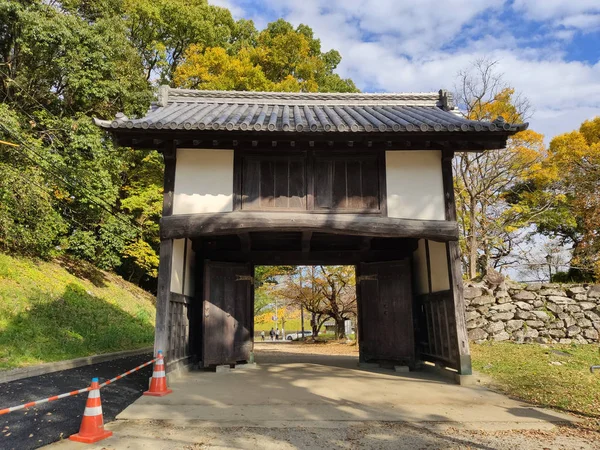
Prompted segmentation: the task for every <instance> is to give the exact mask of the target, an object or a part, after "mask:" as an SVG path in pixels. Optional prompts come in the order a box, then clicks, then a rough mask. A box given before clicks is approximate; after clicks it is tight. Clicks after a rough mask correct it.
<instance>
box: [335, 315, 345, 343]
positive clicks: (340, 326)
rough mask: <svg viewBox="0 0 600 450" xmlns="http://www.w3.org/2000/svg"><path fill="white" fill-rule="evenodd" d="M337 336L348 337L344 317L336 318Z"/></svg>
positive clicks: (340, 337)
mask: <svg viewBox="0 0 600 450" xmlns="http://www.w3.org/2000/svg"><path fill="white" fill-rule="evenodd" d="M335 337H336V339H344V338H345V337H346V321H345V320H344V319H342V318H339V319H338V318H336V319H335Z"/></svg>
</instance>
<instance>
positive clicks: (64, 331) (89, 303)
mask: <svg viewBox="0 0 600 450" xmlns="http://www.w3.org/2000/svg"><path fill="white" fill-rule="evenodd" d="M154 317H155V308H154V298H153V296H152V295H150V294H149V293H147V292H145V291H143V290H142V289H139V288H138V287H136V286H134V285H132V284H131V283H128V282H126V281H124V280H123V279H122V278H120V277H118V276H116V275H114V274H111V273H108V272H103V271H101V270H98V269H96V268H95V267H93V266H91V265H89V264H86V263H82V262H79V261H77V262H75V261H66V260H62V261H56V262H44V261H34V260H31V259H27V258H17V257H11V256H8V255H6V254H2V253H0V369H9V368H14V367H22V366H27V365H32V364H39V363H42V362H49V361H60V360H64V359H71V358H77V357H81V356H87V355H92V354H98V353H106V352H112V351H119V350H128V349H134V348H140V347H144V346H148V345H151V344H152V342H153V339H154Z"/></svg>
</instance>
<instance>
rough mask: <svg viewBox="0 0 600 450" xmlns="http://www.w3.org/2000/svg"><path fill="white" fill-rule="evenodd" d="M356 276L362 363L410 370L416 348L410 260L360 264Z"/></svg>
mask: <svg viewBox="0 0 600 450" xmlns="http://www.w3.org/2000/svg"><path fill="white" fill-rule="evenodd" d="M359 272H360V273H359V325H360V328H359V344H360V353H361V355H360V356H361V360H362V361H366V362H368V361H389V362H398V363H402V364H408V365H410V366H413V365H414V361H415V345H414V331H413V315H412V288H411V272H410V262H409V260H408V259H405V260H401V261H389V262H378V263H362V264H361V265H360V268H359Z"/></svg>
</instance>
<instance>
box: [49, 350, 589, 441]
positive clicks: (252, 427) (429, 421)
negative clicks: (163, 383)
mask: <svg viewBox="0 0 600 450" xmlns="http://www.w3.org/2000/svg"><path fill="white" fill-rule="evenodd" d="M277 347H278V348H277V350H275V349H274V346H271V345H268V344H264V345H257V349H258V351H257V353H256V361H257V363H258V364H257V365H256V366H255V367H251V366H250V367H246V368H243V369H242V368H237V369H233V370H231V371H230V372H228V373H209V372H196V373H190V374H187V375H185V376H183V377H181V378H179V379H178V380H176V381H174V382H171V384H170V386H169V387H171V388H172V389H173V391H174V392H173V394H171V395H169V396H166V397H162V398H154V397H141V398H139V399H138V400H136V401H135V402H134V403H133V404H132V405H130V406H129V407H128V408H126V409H125V410H124V411H123V412H121V413H120V414H119V415H118V416H117V419H118V420H117V421H116V422H113V423H111V424H109V425H108V427H107V428H109V429H111V430H113V431H114V432H115V437H113V438H110V439H109V440H106V441H103V442H100V443H98V444H96V445H87V446H85V447H84V446H82V445H81V444H75V443H70V442H62V443H59V444H55V445H54V446H52V448H53V449H54V450H58V449H78V448H86V449H103V448H148V449H159V448H160V449H162V448H190V449H196V448H197V449H200V448H248V449H251V448H261V449H270V448H273V449H277V450H281V449H296V448H298V449H301V448H302V449H303V448H307V449H312V448H314V449H316V448H325V447H329V448H390V449H392V448H394V449H397V448H424V447H429V448H439V447H446V448H464V447H465V446H469V445H471V446H474V448H529V447H528V446H527V445H525V444H524V443H523V442H522V441H520V440H518V441H516V443H515V444H514V446H513V447H511V446H503V445H504V444H506V445H508V443H509V442H511V441H510V439H508V438H505V439H502V440H500V441H498V440H496V441H494V440H492V441H491V442H496V443H497V444H501V445H500V446H496V445H490V444H489V443H486V441H485V439H484V440H481V439H479V440H477V439H475V440H472V439H471V438H465V435H464V433H468V431H465V430H485V431H487V432H498V431H500V432H501V431H502V430H515V429H519V430H548V429H550V428H553V427H554V424H557V423H565V422H569V421H570V420H571V419H572V418H571V417H570V416H567V415H564V414H560V413H557V412H554V411H550V410H545V409H541V408H535V407H532V406H530V405H527V404H523V403H521V402H518V401H514V400H511V399H509V398H507V397H505V396H502V395H499V394H496V393H493V392H491V391H489V390H487V389H484V388H479V387H472V388H471V387H461V386H457V385H455V384H451V383H449V382H448V381H446V380H443V379H439V378H437V377H435V376H433V375H429V374H425V373H409V374H397V373H394V372H391V371H388V370H362V369H359V368H358V367H357V359H356V357H354V356H344V355H315V354H298V353H293V352H290V351H289V350H287V349H286V348H284V347H279V346H277ZM286 347H287V346H286ZM454 429H459V430H462V431H461V432H460V433H463V434H460V435H453V434H452V433H453V431H452V430H454ZM449 430H450V431H449ZM524 433H526V432H524ZM536 433H540V432H539V431H536ZM542 433H543V432H542ZM517 437H519V436H517ZM521 437H522V436H521ZM521 437H519V438H521ZM555 437H556V436H555ZM538 439H539V435H538V436H537V437H536V438H535V439H534V440H533V441H532V442H533V443H537V444H539V441H538ZM553 439H554V438H553ZM376 444H377V445H376ZM561 445H562V444H561ZM569 445H570V444H567V447H568V446H569ZM578 445H579V447H580V448H593V447H592V446H590V447H586V445H585V443H583V444H582V443H580V442H578ZM530 448H536V447H535V446H534V447H530ZM548 448H554V447H553V446H552V445H548ZM557 448H560V447H557Z"/></svg>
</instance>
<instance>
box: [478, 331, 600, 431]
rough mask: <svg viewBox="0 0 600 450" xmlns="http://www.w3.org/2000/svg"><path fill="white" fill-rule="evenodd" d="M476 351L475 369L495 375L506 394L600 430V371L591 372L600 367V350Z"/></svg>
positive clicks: (527, 347) (496, 347)
mask: <svg viewBox="0 0 600 450" xmlns="http://www.w3.org/2000/svg"><path fill="white" fill-rule="evenodd" d="M554 351H557V352H559V353H560V352H564V353H567V354H568V355H561V354H557V353H555V352H554ZM471 353H472V357H473V368H474V369H475V370H477V371H479V372H482V373H485V374H487V375H489V376H491V378H492V380H493V382H494V384H495V386H496V387H497V388H498V389H499V390H501V391H502V392H504V393H506V394H509V395H511V396H514V397H518V398H521V399H523V400H526V401H529V402H532V403H534V404H537V405H541V406H551V407H554V408H557V409H561V410H564V411H571V412H574V413H576V414H579V415H582V416H584V417H587V418H588V421H587V422H588V424H589V425H591V426H592V427H594V428H597V429H600V412H599V411H600V373H595V374H591V373H590V371H589V368H590V366H591V365H598V364H600V354H599V353H598V346H596V345H592V344H588V345H551V346H540V345H539V344H521V345H519V344H513V343H508V342H503V343H486V344H481V345H476V344H472V347H471ZM557 362H559V363H561V365H554V364H552V363H557Z"/></svg>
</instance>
